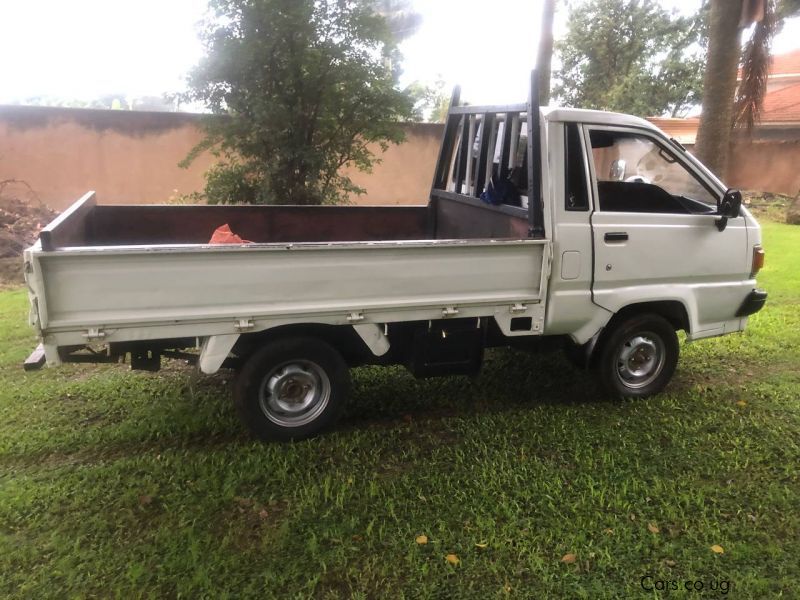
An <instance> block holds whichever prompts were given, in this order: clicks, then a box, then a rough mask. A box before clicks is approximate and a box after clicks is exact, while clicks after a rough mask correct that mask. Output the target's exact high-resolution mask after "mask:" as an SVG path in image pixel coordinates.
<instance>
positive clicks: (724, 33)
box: [695, 0, 800, 177]
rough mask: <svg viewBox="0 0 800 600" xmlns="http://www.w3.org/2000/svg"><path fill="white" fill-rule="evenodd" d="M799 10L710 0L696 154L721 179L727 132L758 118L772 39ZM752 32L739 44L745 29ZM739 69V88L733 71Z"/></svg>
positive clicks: (798, 5) (796, 0) (787, 2)
mask: <svg viewBox="0 0 800 600" xmlns="http://www.w3.org/2000/svg"><path fill="white" fill-rule="evenodd" d="M798 13H800V0H779V1H776V0H711V12H710V22H709V40H708V58H707V61H706V73H705V79H704V81H703V114H702V117H701V119H700V128H699V129H698V131H697V143H696V145H695V154H696V155H697V157H698V158H700V160H702V161H703V162H704V163H705V164H706V165H707V166H708V167H709V168H710V169H711V170H712V171H714V172H715V173H717V174H718V175H720V176H721V177H724V176H725V175H726V171H727V166H728V155H729V148H730V140H731V131H732V129H733V127H734V126H742V127H745V128H746V129H747V130H748V131H749V130H751V129H752V128H753V125H754V124H755V123H757V122H758V120H759V117H760V113H761V109H762V107H763V104H764V96H765V95H766V91H767V79H768V76H769V67H770V62H771V53H770V49H771V44H772V38H773V37H774V35H775V34H776V33H777V32H778V31H779V30H780V27H781V25H782V24H783V20H784V19H785V18H788V17H791V16H794V15H796V14H798ZM754 22H755V23H756V26H755V28H754V30H753V33H752V36H751V37H750V39H749V41H748V42H747V44H746V45H745V47H744V49H742V46H741V32H742V30H743V28H745V27H748V26H750V25H751V24H753V23H754ZM740 65H741V67H742V81H741V83H740V84H739V86H738V88H737V85H736V74H737V70H738V68H739V66H740Z"/></svg>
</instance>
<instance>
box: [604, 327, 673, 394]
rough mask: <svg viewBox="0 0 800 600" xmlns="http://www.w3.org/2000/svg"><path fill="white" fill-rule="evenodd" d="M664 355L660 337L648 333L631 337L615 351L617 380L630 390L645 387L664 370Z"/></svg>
mask: <svg viewBox="0 0 800 600" xmlns="http://www.w3.org/2000/svg"><path fill="white" fill-rule="evenodd" d="M666 354H667V353H666V348H665V346H664V340H662V339H661V336H659V335H657V334H655V333H653V332H650V331H644V332H640V333H637V334H635V335H632V336H631V337H629V338H628V339H627V340H625V341H624V342H623V343H622V344H620V345H619V348H618V349H617V353H616V360H615V361H614V366H615V373H616V375H617V378H618V379H619V381H620V382H621V383H622V384H623V385H624V386H625V387H628V388H631V389H641V388H643V387H646V386H648V385H650V384H651V383H653V381H655V380H656V378H657V377H658V376H659V375H660V374H661V371H663V370H664V364H665V363H666Z"/></svg>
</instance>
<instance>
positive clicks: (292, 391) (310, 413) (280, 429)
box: [234, 338, 350, 441]
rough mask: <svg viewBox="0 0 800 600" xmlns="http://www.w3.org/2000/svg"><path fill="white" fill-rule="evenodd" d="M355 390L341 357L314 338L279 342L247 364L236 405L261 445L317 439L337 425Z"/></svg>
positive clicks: (260, 351) (242, 374)
mask: <svg viewBox="0 0 800 600" xmlns="http://www.w3.org/2000/svg"><path fill="white" fill-rule="evenodd" d="M349 390H350V374H349V371H348V369H347V364H345V362H344V360H343V359H342V357H341V355H340V354H339V353H338V352H337V351H336V350H335V349H334V348H332V347H331V346H330V345H328V344H326V343H325V342H323V341H320V340H317V339H313V338H291V339H284V340H276V341H274V342H270V343H268V344H267V345H265V346H264V347H263V348H261V350H259V351H258V352H256V353H255V354H254V355H253V356H252V357H250V359H249V360H248V361H247V362H246V363H245V365H244V367H243V368H242V370H241V372H240V373H239V377H238V379H237V382H236V387H235V391H234V401H235V404H236V409H237V411H238V413H239V416H240V417H241V419H242V421H243V422H244V423H245V425H247V427H248V428H249V429H250V430H251V431H252V432H253V433H254V434H256V435H257V436H258V437H259V438H261V439H262V440H267V441H272V440H275V441H289V440H300V439H304V438H308V437H311V436H314V435H316V434H318V433H320V432H321V431H323V430H324V429H326V428H327V427H329V426H331V425H333V423H334V422H335V421H336V419H337V418H338V417H339V415H340V414H341V411H342V408H343V407H344V403H345V401H346V398H347V395H348V393H349Z"/></svg>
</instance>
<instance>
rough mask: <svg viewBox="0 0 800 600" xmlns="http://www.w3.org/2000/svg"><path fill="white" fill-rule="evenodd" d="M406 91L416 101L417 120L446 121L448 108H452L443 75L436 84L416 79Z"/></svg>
mask: <svg viewBox="0 0 800 600" xmlns="http://www.w3.org/2000/svg"><path fill="white" fill-rule="evenodd" d="M406 92H407V93H408V94H409V96H410V97H411V99H412V100H413V101H414V115H413V116H414V120H415V121H423V122H427V123H444V122H445V119H446V118H447V109H448V108H450V94H449V93H448V92H447V90H446V89H445V82H444V80H443V79H442V78H441V76H440V77H439V78H438V79H437V80H436V83H434V84H429V83H423V82H421V81H414V82H412V83H410V84H409V85H408V87H407V88H406Z"/></svg>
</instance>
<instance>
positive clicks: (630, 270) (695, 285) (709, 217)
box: [584, 125, 750, 337]
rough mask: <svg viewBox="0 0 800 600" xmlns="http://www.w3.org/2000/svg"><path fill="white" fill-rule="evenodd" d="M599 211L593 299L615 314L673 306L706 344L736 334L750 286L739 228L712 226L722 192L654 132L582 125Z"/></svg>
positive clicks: (739, 224) (740, 224)
mask: <svg viewBox="0 0 800 600" xmlns="http://www.w3.org/2000/svg"><path fill="white" fill-rule="evenodd" d="M584 137H585V139H586V141H587V143H588V152H587V154H588V156H589V162H590V168H591V183H592V191H593V195H594V199H595V203H594V204H595V210H594V211H593V213H592V217H591V224H592V232H593V238H594V241H593V246H594V260H593V263H594V265H593V274H594V280H593V284H592V295H593V299H594V302H595V303H597V304H598V305H600V306H602V307H604V308H606V309H608V310H610V311H613V312H616V311H618V310H620V309H621V308H623V307H624V306H627V305H629V304H633V303H638V302H646V301H660V300H678V301H680V302H681V303H683V305H684V306H685V308H686V309H687V314H688V316H689V318H690V320H691V321H692V322H691V323H690V326H691V330H692V331H691V335H692V336H693V337H703V336H706V335H715V334H717V333H724V332H725V330H726V327H727V328H733V327H736V328H737V329H738V326H737V325H738V320H736V317H735V314H736V311H737V309H738V308H739V305H740V304H741V301H742V298H743V297H744V295H746V292H743V287H742V286H743V285H745V286H746V280H748V279H749V278H750V277H749V267H750V265H749V260H748V257H749V249H748V244H747V229H746V224H745V219H744V217H743V216H739V217H738V218H735V219H730V220H729V221H728V222H727V226H726V227H725V229H724V230H723V231H720V229H719V228H718V227H717V221H718V217H717V216H716V210H717V203H718V201H719V199H720V198H721V196H722V193H723V192H722V191H720V190H719V189H718V186H715V184H714V183H713V182H712V181H710V180H709V179H708V178H707V177H706V176H705V174H704V173H702V172H701V171H699V170H696V169H695V168H694V166H693V165H692V164H691V162H690V161H689V160H688V159H686V158H685V157H682V156H681V154H682V153H683V152H684V151H683V150H682V149H680V148H679V147H678V146H677V145H674V146H673V145H672V144H671V143H669V142H668V141H667V140H665V139H663V138H661V136H659V135H657V134H656V133H655V132H651V131H649V130H646V129H638V128H623V127H611V126H600V125H598V126H594V125H585V126H584Z"/></svg>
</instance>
